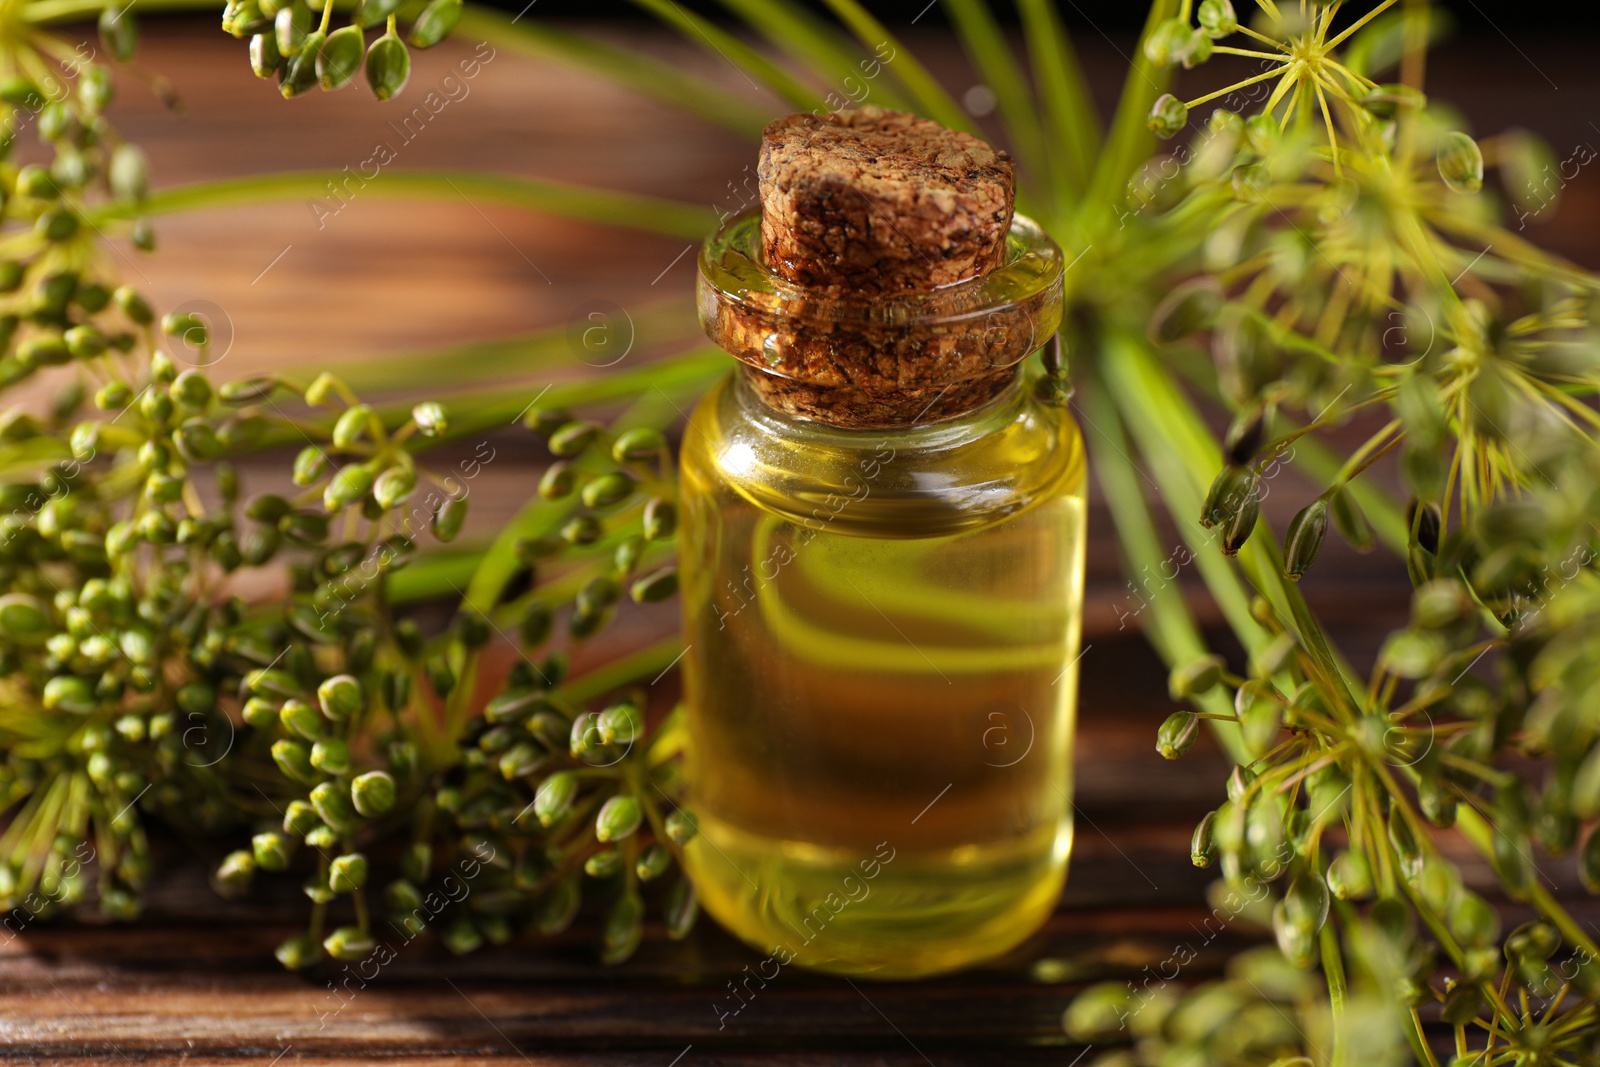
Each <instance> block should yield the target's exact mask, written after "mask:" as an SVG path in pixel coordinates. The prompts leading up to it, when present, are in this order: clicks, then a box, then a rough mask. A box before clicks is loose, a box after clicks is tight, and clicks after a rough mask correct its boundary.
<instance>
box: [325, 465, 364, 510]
mask: <svg viewBox="0 0 1600 1067" xmlns="http://www.w3.org/2000/svg"><path fill="white" fill-rule="evenodd" d="M372 482H373V477H372V468H371V467H370V466H368V465H367V464H365V463H352V464H350V465H349V466H348V467H344V468H342V469H341V470H340V471H339V473H337V474H335V475H334V476H333V478H332V479H330V480H329V482H328V486H327V488H326V489H324V490H323V493H322V506H323V507H324V508H325V509H327V510H328V511H338V510H339V509H340V508H344V507H348V506H349V505H351V504H354V503H355V502H356V501H358V500H360V499H361V498H362V497H364V496H366V495H367V493H368V491H370V490H371V489H372Z"/></svg>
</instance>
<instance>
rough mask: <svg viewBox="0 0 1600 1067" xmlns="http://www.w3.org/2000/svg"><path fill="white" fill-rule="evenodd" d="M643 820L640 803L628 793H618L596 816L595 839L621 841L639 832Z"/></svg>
mask: <svg viewBox="0 0 1600 1067" xmlns="http://www.w3.org/2000/svg"><path fill="white" fill-rule="evenodd" d="M643 819H644V813H643V811H641V810H640V808H639V801H638V800H636V799H635V798H633V797H632V796H629V795H628V794H626V793H618V794H617V795H616V796H614V797H612V798H611V799H609V800H607V801H606V802H605V804H604V805H602V806H601V808H600V813H599V814H598V815H596V816H595V820H594V835H595V838H596V839H597V840H599V841H601V842H606V841H620V840H622V839H623V838H624V837H627V836H629V835H630V834H632V833H633V832H634V831H635V830H637V829H638V828H639V823H640V822H641V821H642V820H643Z"/></svg>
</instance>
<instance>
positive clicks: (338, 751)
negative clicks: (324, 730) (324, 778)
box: [311, 737, 350, 774]
mask: <svg viewBox="0 0 1600 1067" xmlns="http://www.w3.org/2000/svg"><path fill="white" fill-rule="evenodd" d="M311 766H313V767H315V768H316V769H317V770H319V771H322V772H323V773H324V774H343V773H344V772H345V771H348V770H349V769H350V746H349V745H347V744H345V743H344V742H343V741H341V740H339V739H338V738H337V737H324V738H323V739H322V740H320V741H317V742H316V743H315V744H313V745H312V746H311Z"/></svg>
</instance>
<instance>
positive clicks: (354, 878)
mask: <svg viewBox="0 0 1600 1067" xmlns="http://www.w3.org/2000/svg"><path fill="white" fill-rule="evenodd" d="M366 884H367V857H365V856H363V855H362V854H361V853H359V852H349V853H346V854H345V855H343V856H335V857H334V858H333V861H332V862H331V863H329V864H328V888H329V889H331V890H333V891H334V892H335V893H354V892H355V891H356V890H358V889H360V888H361V887H362V886H364V885H366Z"/></svg>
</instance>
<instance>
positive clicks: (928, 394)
mask: <svg viewBox="0 0 1600 1067" xmlns="http://www.w3.org/2000/svg"><path fill="white" fill-rule="evenodd" d="M1018 370H1019V368H1018V367H1017V366H1010V367H1004V368H1001V369H1000V370H999V371H997V372H996V374H995V375H993V376H992V378H990V379H986V382H989V383H991V384H989V385H988V386H987V387H986V388H984V389H982V390H979V389H975V388H973V384H974V383H973V382H972V381H971V380H967V381H962V382H956V383H952V384H951V385H948V386H945V387H940V388H928V389H919V390H909V389H908V390H900V391H898V392H897V393H895V394H889V395H885V394H882V393H867V392H866V391H864V390H860V389H853V388H852V387H849V386H832V387H827V388H814V389H812V390H807V389H805V388H804V387H802V388H801V389H800V390H797V389H796V388H795V386H796V383H795V382H794V380H793V379H786V378H780V377H778V376H776V375H772V374H767V373H765V372H763V371H761V370H759V369H758V368H755V367H752V366H750V365H748V364H745V365H743V366H741V367H740V368H739V371H738V373H737V375H736V380H735V381H734V383H733V385H734V388H735V392H736V396H737V398H738V403H739V406H740V407H741V408H742V409H743V410H744V411H745V412H746V414H747V415H749V416H753V417H755V418H756V419H758V420H759V421H760V422H762V423H763V424H764V425H766V426H767V427H768V428H769V429H773V430H775V431H778V432H780V433H807V434H815V433H818V432H824V433H827V434H829V435H839V436H841V437H859V436H861V435H862V434H864V433H872V434H882V433H884V432H889V433H908V434H919V435H920V434H923V433H925V432H926V433H932V432H934V431H935V430H937V433H938V435H945V434H956V435H960V436H971V435H975V434H982V433H985V432H988V431H989V430H990V429H998V428H1001V427H1004V426H1006V425H1009V424H1010V423H1011V421H1012V420H1013V419H1014V418H1015V417H1016V415H1017V411H1018V409H1019V408H1020V407H1021V405H1022V403H1023V401H1024V400H1025V398H1026V394H1027V391H1026V390H1025V389H1024V388H1023V382H1022V376H1021V375H1020V374H1019V373H1018ZM775 388H778V389H779V390H781V395H780V396H778V397H774V395H773V390H774V389H775ZM951 394H955V395H954V396H952V395H951ZM834 404H842V405H843V406H844V411H845V412H846V417H845V418H843V419H840V418H835V417H830V416H832V415H833V413H834V412H833V407H832V405H834ZM864 411H873V412H879V413H881V415H880V416H879V417H878V418H877V419H876V420H875V421H872V422H863V421H862V420H863V412H864Z"/></svg>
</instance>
